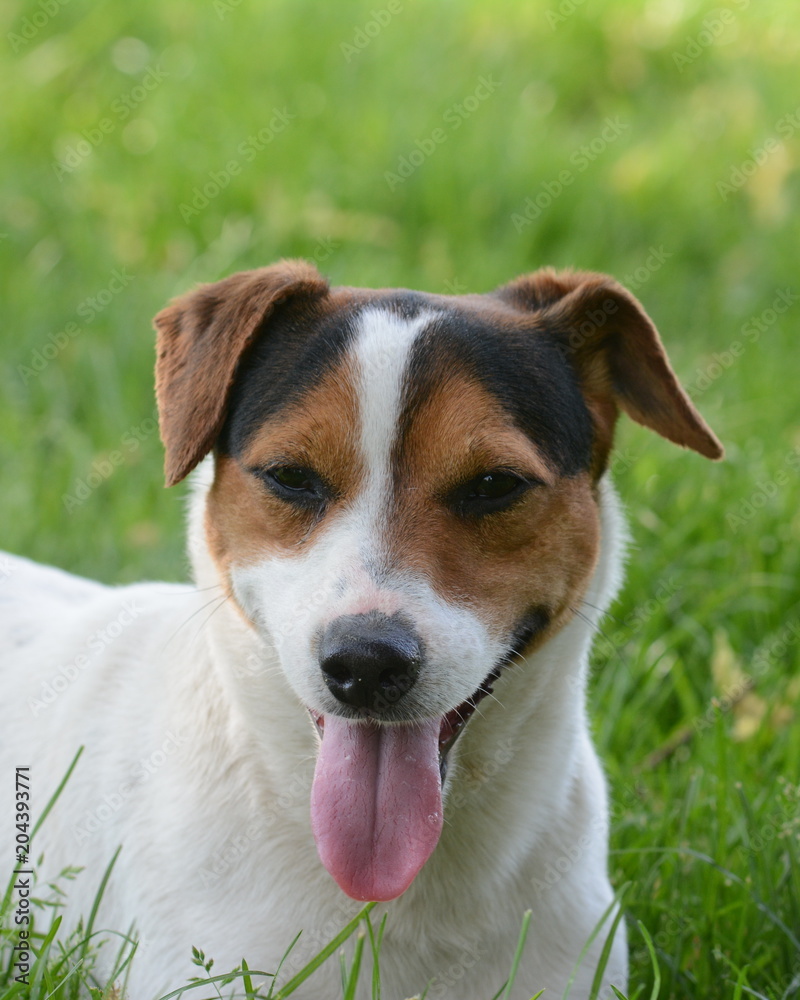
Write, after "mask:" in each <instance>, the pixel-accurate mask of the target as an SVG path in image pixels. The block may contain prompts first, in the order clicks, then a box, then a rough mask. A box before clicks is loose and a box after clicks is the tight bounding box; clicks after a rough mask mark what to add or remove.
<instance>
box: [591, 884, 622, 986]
mask: <svg viewBox="0 0 800 1000" xmlns="http://www.w3.org/2000/svg"><path fill="white" fill-rule="evenodd" d="M624 898H625V892H624V891H623V892H622V893H621V894H620V897H619V909H618V910H617V913H616V916H615V917H614V922H613V923H612V925H611V928H610V929H609V932H608V934H606V940H605V943H604V944H603V950H602V951H601V952H600V958H599V960H598V962H597V970H596V971H595V974H594V979H593V980H592V988H591V990H590V992H589V1000H597V995H598V993H599V992H600V986H601V984H602V981H603V973H604V972H605V971H606V966H607V965H608V958H609V956H610V954H611V949H612V947H613V946H614V937H615V935H616V933H617V927H619V922H620V920H622V917H623V915H624V910H623V909H622V901H623V899H624Z"/></svg>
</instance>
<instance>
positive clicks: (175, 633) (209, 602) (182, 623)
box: [161, 594, 228, 653]
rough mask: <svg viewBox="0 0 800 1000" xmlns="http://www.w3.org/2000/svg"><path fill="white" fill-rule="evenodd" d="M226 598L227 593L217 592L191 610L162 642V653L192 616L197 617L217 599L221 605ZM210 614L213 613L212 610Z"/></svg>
mask: <svg viewBox="0 0 800 1000" xmlns="http://www.w3.org/2000/svg"><path fill="white" fill-rule="evenodd" d="M227 600H228V595H227V594H218V595H217V596H216V597H212V598H211V600H210V601H208V602H207V603H206V604H204V605H203V606H202V607H200V608H197V610H195V611H193V612H192V613H191V614H190V615H189V617H188V618H186V619H185V620H184V621H182V622H181V624H180V625H179V626H178V627H177V628H176V629H175V631H174V632H173V633H172V635H171V636H170V637H169V638H168V639H167V641H166V642H165V643H164V644H163V646H162V647H161V652H162V653H163V652H165V651H166V649H167V647H168V646H169V644H170V643H171V642H172V640H173V639H174V638H175V637H176V636H177V635H178V633H179V632H180V631H181V630H182V629H184V628H185V627H186V626H187V625H188V624H189V622H190V621H191V620H192V619H193V618H196V617H197V615H200V614H202V613H203V612H204V611H205V610H206V608H210V607H211V605H212V604H215V603H217V602H218V601H219V602H220V607H221V606H222V605H223V604H224V603H225V601H227ZM215 610H216V609H215ZM212 614H213V611H212ZM209 617H210V616H209Z"/></svg>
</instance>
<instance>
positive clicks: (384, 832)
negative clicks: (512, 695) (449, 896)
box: [311, 661, 508, 900]
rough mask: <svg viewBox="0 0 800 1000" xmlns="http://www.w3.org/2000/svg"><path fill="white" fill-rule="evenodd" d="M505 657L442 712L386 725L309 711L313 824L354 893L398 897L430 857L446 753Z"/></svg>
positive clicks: (331, 863) (326, 858) (337, 875)
mask: <svg viewBox="0 0 800 1000" xmlns="http://www.w3.org/2000/svg"><path fill="white" fill-rule="evenodd" d="M507 662H508V661H505V662H504V663H503V664H502V665H500V666H498V667H495V668H494V669H493V670H492V671H491V672H490V673H489V674H488V675H487V676H486V678H485V679H484V681H483V683H482V684H481V685H480V687H479V688H478V689H477V690H476V691H475V692H474V694H472V695H471V696H470V697H469V698H468V699H467V700H466V701H464V702H462V704H460V705H459V706H458V707H457V708H454V709H453V710H452V711H450V712H448V713H447V714H446V715H444V716H441V717H440V718H436V719H427V720H425V721H423V722H413V723H412V722H408V723H392V724H388V725H387V724H381V723H378V722H375V721H373V720H366V721H360V720H359V721H353V720H351V719H346V718H343V717H342V716H338V715H329V716H323V715H320V714H319V713H315V712H312V713H311V717H312V718H313V720H314V722H315V723H316V726H317V729H318V731H319V733H320V735H321V736H322V745H321V747H320V751H319V756H318V758H317V765H316V770H315V773H314V784H313V787H312V790H311V825H312V829H313V832H314V839H315V840H316V843H317V850H318V851H319V856H320V858H321V860H322V863H323V864H324V865H325V867H326V868H327V869H328V871H329V872H330V873H331V875H332V876H333V877H334V879H336V881H337V882H338V884H339V886H340V888H341V889H343V890H344V892H346V893H347V895H348V896H351V897H353V898H354V899H360V900H388V899H394V898H396V897H397V896H399V895H401V894H402V893H403V892H405V891H406V889H407V888H408V887H409V885H411V883H412V882H413V880H414V878H415V877H416V875H417V873H418V872H419V870H420V869H421V868H422V866H423V865H424V864H425V862H426V861H427V860H428V858H429V857H430V855H431V853H432V852H433V849H434V848H435V847H436V844H437V843H438V840H439V835H440V833H441V830H442V785H443V783H444V778H445V773H446V769H447V757H448V754H449V753H450V750H451V749H452V747H453V745H454V744H455V742H456V740H457V739H458V737H459V735H460V734H461V732H462V731H463V730H464V727H465V726H466V724H467V722H468V721H469V719H470V717H471V716H472V715H473V713H474V712H475V709H476V708H477V706H478V705H479V704H480V702H481V701H482V700H483V699H484V698H485V697H486V696H487V695H489V694H491V693H492V687H493V685H494V683H495V681H496V680H497V678H498V677H499V676H500V673H501V671H502V668H503V666H505V665H506V663H507Z"/></svg>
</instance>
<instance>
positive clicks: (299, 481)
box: [253, 465, 331, 507]
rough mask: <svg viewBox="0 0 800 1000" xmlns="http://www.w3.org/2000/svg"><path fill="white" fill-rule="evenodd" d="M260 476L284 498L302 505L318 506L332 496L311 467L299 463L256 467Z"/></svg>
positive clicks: (265, 483)
mask: <svg viewBox="0 0 800 1000" xmlns="http://www.w3.org/2000/svg"><path fill="white" fill-rule="evenodd" d="M253 471H254V472H255V474H256V475H257V476H258V478H259V479H260V480H261V481H262V482H263V483H264V485H265V486H267V488H268V489H270V490H271V491H272V492H273V493H274V494H275V495H276V496H278V497H280V498H281V499H282V500H288V501H290V502H291V503H296V504H300V505H302V506H305V507H308V506H317V505H318V504H320V503H324V502H325V501H326V500H328V499H329V498H330V492H331V491H330V490H329V489H328V487H327V486H326V484H325V483H324V482H323V480H322V479H320V477H319V476H318V475H317V474H316V473H315V472H312V471H311V469H304V468H303V467H302V466H299V465H276V466H273V467H272V468H271V469H254V470H253Z"/></svg>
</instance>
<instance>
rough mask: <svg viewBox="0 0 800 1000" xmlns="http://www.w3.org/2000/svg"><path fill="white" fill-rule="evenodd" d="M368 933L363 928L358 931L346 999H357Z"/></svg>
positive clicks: (345, 994)
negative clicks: (362, 958)
mask: <svg viewBox="0 0 800 1000" xmlns="http://www.w3.org/2000/svg"><path fill="white" fill-rule="evenodd" d="M366 937H367V935H366V934H365V933H364V931H363V930H361V931H359V932H358V937H357V938H356V947H355V951H354V952H353V964H352V965H351V966H350V975H349V976H348V979H347V983H346V989H345V993H344V1000H355V995H356V989H357V988H358V977H359V976H360V974H361V956H362V954H363V952H364V941H365V940H366Z"/></svg>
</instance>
